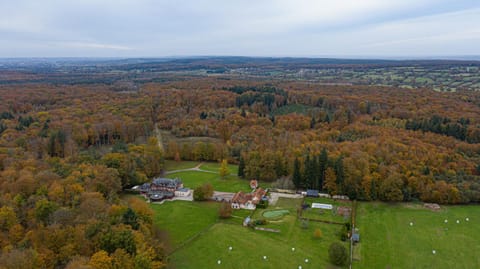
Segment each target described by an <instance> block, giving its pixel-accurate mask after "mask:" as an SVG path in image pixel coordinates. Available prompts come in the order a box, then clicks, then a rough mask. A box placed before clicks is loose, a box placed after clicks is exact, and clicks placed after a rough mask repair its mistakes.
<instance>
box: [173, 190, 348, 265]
mask: <svg viewBox="0 0 480 269" xmlns="http://www.w3.org/2000/svg"><path fill="white" fill-rule="evenodd" d="M299 202H300V200H299V199H295V200H293V199H285V198H281V199H279V201H278V202H277V205H276V206H275V207H271V208H269V209H267V210H272V209H280V208H281V209H286V210H289V211H290V212H291V214H289V215H287V216H285V217H284V218H282V219H281V220H276V221H274V222H273V221H272V222H271V223H270V224H268V225H265V226H263V227H268V228H274V229H279V230H281V232H280V233H269V232H265V231H256V230H253V229H250V228H245V227H242V226H241V225H240V224H235V225H233V224H230V223H226V222H223V221H219V222H217V223H216V224H214V225H213V226H212V227H211V228H210V229H209V230H208V232H206V233H204V234H202V235H201V236H199V237H198V238H196V239H195V240H193V241H191V242H189V243H188V244H186V245H185V246H184V247H182V248H180V249H179V250H177V251H176V252H174V253H173V254H172V255H171V256H170V259H169V264H170V268H177V269H182V268H200V269H202V268H217V267H218V268H251V267H255V268H298V266H299V265H301V266H302V268H337V267H335V266H333V265H331V264H329V262H328V246H329V245H330V243H332V242H334V241H339V239H338V235H337V233H338V231H339V229H340V226H338V225H331V224H324V223H313V222H311V223H309V225H308V228H306V229H304V228H303V227H302V225H301V222H300V221H298V220H297V218H296V216H295V214H296V213H295V212H296V211H295V210H294V208H296V206H297V205H299ZM264 211H265V210H257V211H256V212H255V214H254V218H256V216H257V215H261V214H262V212H264ZM292 211H293V212H292ZM239 212H241V213H240V215H241V216H242V217H243V216H245V215H246V214H247V213H248V211H243V212H242V211H239ZM234 214H236V211H235V212H234ZM317 228H318V229H320V230H321V231H322V234H323V235H322V238H320V239H316V238H314V237H313V232H314V231H315V229H317ZM172 236H174V235H172ZM339 242H340V241H339ZM230 246H231V247H233V250H231V251H230V250H229V249H228V248H229V247H230ZM346 246H347V245H346ZM292 248H295V251H292ZM263 256H267V259H266V260H264V259H263ZM305 259H308V262H305ZM218 260H221V264H220V265H219V264H217V261H218Z"/></svg>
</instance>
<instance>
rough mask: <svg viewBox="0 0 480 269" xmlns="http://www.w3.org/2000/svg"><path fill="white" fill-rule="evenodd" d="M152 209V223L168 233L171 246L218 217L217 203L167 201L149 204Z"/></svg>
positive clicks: (197, 231) (200, 229)
mask: <svg viewBox="0 0 480 269" xmlns="http://www.w3.org/2000/svg"><path fill="white" fill-rule="evenodd" d="M150 206H151V208H152V209H153V210H154V212H155V214H154V219H153V221H154V223H155V225H156V226H157V227H159V228H160V229H162V230H165V231H167V232H168V234H169V241H170V245H171V247H173V248H175V247H178V246H179V245H180V244H181V243H182V242H184V241H185V240H187V239H188V238H190V237H192V236H193V235H195V234H197V233H199V232H200V231H202V230H204V229H206V228H208V227H209V226H210V225H212V224H214V223H215V222H216V221H217V219H218V208H219V206H220V204H219V203H215V202H187V201H167V202H164V203H163V204H150Z"/></svg>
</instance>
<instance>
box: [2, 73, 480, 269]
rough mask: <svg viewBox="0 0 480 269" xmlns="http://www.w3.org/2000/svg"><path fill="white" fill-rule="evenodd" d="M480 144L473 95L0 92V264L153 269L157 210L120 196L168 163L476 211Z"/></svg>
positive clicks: (382, 89)
mask: <svg viewBox="0 0 480 269" xmlns="http://www.w3.org/2000/svg"><path fill="white" fill-rule="evenodd" d="M92 72H93V71H92ZM14 74H17V73H14ZM24 75H25V74H22V75H21V76H24ZM56 75H57V76H58V77H62V74H56ZM3 76H8V74H4V75H3ZM32 76H33V75H32ZM170 76H172V75H171V74H170V75H169V77H170ZM64 79H65V80H67V78H64ZM16 81H17V82H18V81H20V79H16ZM160 133H162V134H164V135H165V134H168V136H169V139H168V140H161V136H160V135H159V134H160ZM185 138H208V139H201V140H195V139H185ZM479 142H480V93H479V92H477V91H467V90H459V91H457V92H436V91H432V90H430V89H424V88H418V89H405V88H395V87H387V86H371V85H325V84H320V83H315V82H311V81H297V80H292V81H289V80H278V81H277V80H271V79H265V78H254V77H245V78H243V79H238V78H231V77H224V76H222V75H218V74H216V75H215V76H210V75H208V76H198V77H188V79H187V78H185V77H178V78H175V79H168V80H166V81H164V82H151V81H149V82H145V83H135V85H134V87H133V86H132V85H131V84H128V83H126V84H118V83H113V84H110V83H106V84H105V83H89V84H82V85H69V84H58V83H55V84H51V83H45V82H43V81H42V82H38V83H32V82H31V81H29V82H28V83H25V84H21V83H13V84H12V83H5V84H4V85H2V86H0V247H1V250H2V254H1V255H0V264H5V265H7V268H90V267H88V266H91V267H93V268H103V267H101V265H102V264H104V263H108V264H113V265H114V266H115V267H114V268H162V267H163V266H164V265H165V262H166V261H165V257H164V252H165V248H164V243H163V242H165V240H164V238H163V236H164V235H163V234H162V232H161V231H158V230H156V229H155V227H154V226H153V225H152V212H151V211H150V209H149V207H148V206H147V205H146V204H145V203H144V202H143V201H140V200H138V199H122V197H121V192H122V190H124V189H126V188H130V187H132V186H134V185H137V184H141V183H144V182H148V181H149V180H151V179H152V178H153V177H155V176H158V175H161V174H162V169H163V160H164V159H175V160H196V161H197V160H198V161H219V160H222V159H227V160H228V161H229V162H230V163H236V164H239V175H240V176H242V177H244V178H246V179H252V178H256V179H258V180H260V181H268V182H277V183H281V184H283V185H284V186H285V187H288V186H293V187H294V188H296V189H307V188H308V189H310V188H313V189H318V190H320V191H323V192H327V193H330V194H344V195H348V196H349V197H350V198H351V199H358V200H367V201H368V200H382V201H392V202H396V201H420V200H421V201H428V202H436V203H442V204H458V203H477V202H480V183H479V180H480V144H479ZM159 143H160V144H163V146H161V147H159V145H158V144H159ZM162 148H163V149H162ZM15 266H17V267H15Z"/></svg>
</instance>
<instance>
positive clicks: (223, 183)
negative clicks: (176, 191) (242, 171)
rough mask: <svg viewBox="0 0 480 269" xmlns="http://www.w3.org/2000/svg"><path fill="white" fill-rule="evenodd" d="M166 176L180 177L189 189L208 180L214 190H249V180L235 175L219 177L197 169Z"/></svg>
mask: <svg viewBox="0 0 480 269" xmlns="http://www.w3.org/2000/svg"><path fill="white" fill-rule="evenodd" d="M167 176H168V177H169V178H175V177H179V178H181V179H182V181H183V185H184V186H185V187H187V188H191V189H194V188H196V187H198V186H200V185H202V184H204V183H207V182H209V183H211V184H212V185H213V188H214V189H215V190H216V191H225V192H238V191H251V189H250V185H249V181H248V180H245V179H240V178H239V177H237V176H227V177H226V178H225V179H221V178H220V176H219V175H218V174H215V173H207V172H199V171H186V172H178V173H173V174H168V175H167Z"/></svg>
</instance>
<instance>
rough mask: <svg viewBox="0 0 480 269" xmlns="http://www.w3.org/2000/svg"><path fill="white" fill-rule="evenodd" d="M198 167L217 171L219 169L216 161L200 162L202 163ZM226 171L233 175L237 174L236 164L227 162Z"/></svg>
mask: <svg viewBox="0 0 480 269" xmlns="http://www.w3.org/2000/svg"><path fill="white" fill-rule="evenodd" d="M200 169H202V170H207V171H212V172H217V173H218V172H219V170H220V163H218V162H208V163H207V162H205V163H202V165H201V166H200ZM228 173H229V174H233V175H237V174H238V165H235V164H229V165H228Z"/></svg>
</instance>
